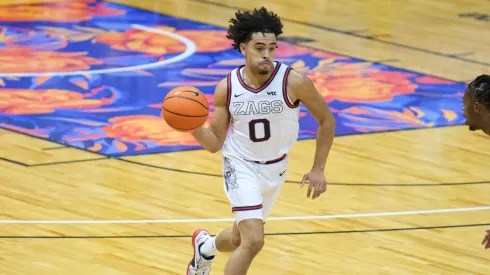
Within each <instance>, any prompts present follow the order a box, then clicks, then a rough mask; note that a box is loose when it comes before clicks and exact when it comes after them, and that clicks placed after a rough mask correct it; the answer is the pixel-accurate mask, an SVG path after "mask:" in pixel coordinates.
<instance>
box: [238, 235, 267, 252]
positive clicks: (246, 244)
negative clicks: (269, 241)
mask: <svg viewBox="0 0 490 275" xmlns="http://www.w3.org/2000/svg"><path fill="white" fill-rule="evenodd" d="M264 244H265V241H264V236H263V235H254V236H253V237H249V238H247V239H244V240H241V244H240V245H241V246H242V247H243V248H245V249H247V250H249V251H250V252H252V253H254V254H256V253H259V252H260V250H262V248H263V247H264Z"/></svg>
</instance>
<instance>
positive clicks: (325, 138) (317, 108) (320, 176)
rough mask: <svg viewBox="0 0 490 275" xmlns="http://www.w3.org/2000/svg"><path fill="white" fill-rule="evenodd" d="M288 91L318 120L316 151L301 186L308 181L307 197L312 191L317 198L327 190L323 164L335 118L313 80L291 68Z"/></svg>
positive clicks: (332, 136)
mask: <svg viewBox="0 0 490 275" xmlns="http://www.w3.org/2000/svg"><path fill="white" fill-rule="evenodd" d="M288 91H289V94H290V97H291V99H292V100H293V102H294V101H295V100H297V99H299V100H300V101H301V102H302V103H303V105H304V106H305V107H306V109H308V111H309V112H310V114H311V115H312V116H313V117H314V118H315V119H316V120H317V122H318V130H317V137H316V151H315V159H314V162H313V167H312V168H311V171H310V172H309V173H308V174H306V175H304V177H303V180H302V182H301V186H304V184H305V182H306V181H309V182H310V184H309V188H308V193H307V197H308V198H309V197H310V194H311V192H312V191H313V196H312V199H315V198H317V197H318V196H320V194H322V193H324V192H325V191H326V190H327V182H326V179H325V175H324V172H325V165H326V162H327V158H328V155H329V153H330V149H331V148H332V143H333V139H334V135H335V118H334V116H333V114H332V112H331V111H330V109H329V108H328V106H327V105H326V104H325V100H324V99H323V96H321V95H320V93H318V91H317V90H316V88H315V86H314V85H313V82H312V81H311V80H310V79H309V78H308V77H307V76H304V75H301V74H299V73H297V72H294V71H293V70H291V73H290V74H289V78H288Z"/></svg>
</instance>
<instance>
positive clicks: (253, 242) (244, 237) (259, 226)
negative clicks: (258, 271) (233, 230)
mask: <svg viewBox="0 0 490 275" xmlns="http://www.w3.org/2000/svg"><path fill="white" fill-rule="evenodd" d="M242 223H243V224H241V225H240V231H241V240H240V247H242V248H244V249H246V250H248V251H250V252H251V253H253V254H257V253H259V251H260V250H262V248H263V247H264V224H263V221H262V220H259V219H251V220H246V221H243V222H242Z"/></svg>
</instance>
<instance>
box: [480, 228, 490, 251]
mask: <svg viewBox="0 0 490 275" xmlns="http://www.w3.org/2000/svg"><path fill="white" fill-rule="evenodd" d="M485 231H487V235H485V238H483V241H482V242H481V244H484V245H485V249H487V248H490V229H487V230H485Z"/></svg>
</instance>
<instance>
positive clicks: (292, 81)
mask: <svg viewBox="0 0 490 275" xmlns="http://www.w3.org/2000/svg"><path fill="white" fill-rule="evenodd" d="M310 83H311V80H310V79H309V78H308V77H307V76H306V75H304V74H301V73H298V72H297V71H295V70H294V69H291V70H290V71H289V74H288V89H295V88H299V87H302V86H303V85H305V84H310Z"/></svg>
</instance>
